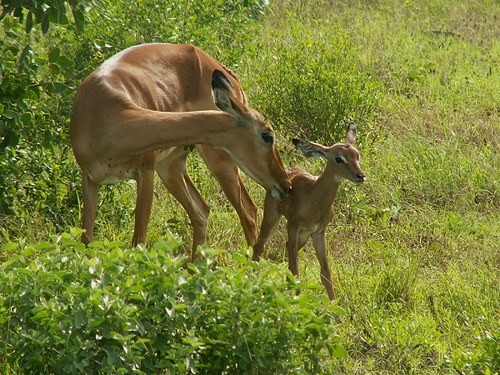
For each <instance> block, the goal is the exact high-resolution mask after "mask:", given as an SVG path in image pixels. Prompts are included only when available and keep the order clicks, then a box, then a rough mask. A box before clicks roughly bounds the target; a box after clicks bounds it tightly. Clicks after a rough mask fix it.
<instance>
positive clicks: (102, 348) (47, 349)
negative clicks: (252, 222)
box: [0, 233, 345, 374]
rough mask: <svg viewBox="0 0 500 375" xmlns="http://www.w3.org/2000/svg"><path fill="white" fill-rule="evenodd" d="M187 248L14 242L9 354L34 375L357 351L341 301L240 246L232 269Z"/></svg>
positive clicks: (260, 362)
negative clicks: (347, 344)
mask: <svg viewBox="0 0 500 375" xmlns="http://www.w3.org/2000/svg"><path fill="white" fill-rule="evenodd" d="M77 234H78V233H75V235H77ZM177 246H179V243H178V242H177V241H176V240H174V239H172V238H171V239H170V240H168V241H167V242H162V243H157V244H155V245H153V246H152V248H151V250H150V251H147V252H146V251H145V250H144V249H142V248H135V249H123V248H121V247H120V245H119V244H118V243H109V242H106V243H101V242H94V243H93V244H91V246H90V247H89V248H87V249H85V248H84V246H83V245H81V244H80V243H79V242H77V241H75V240H74V237H73V236H70V235H67V234H63V235H61V236H59V237H54V238H53V239H52V240H51V241H49V242H42V243H40V244H38V245H22V244H16V243H9V244H7V245H5V246H4V247H3V248H2V252H3V253H8V260H7V261H6V262H4V263H3V264H2V265H1V266H0V358H3V360H4V361H5V362H6V363H7V364H8V365H9V366H12V367H13V368H14V367H15V366H19V368H22V369H23V371H27V372H33V373H56V374H62V373H64V374H76V373H86V374H91V373H114V374H118V373H139V374H141V373H158V372H162V371H163V372H167V373H175V374H185V373H187V372H189V373H195V372H197V373H200V374H213V373H217V374H235V373H247V374H257V373H258V374H280V373H281V374H291V373H308V374H311V373H319V372H320V369H321V368H322V366H323V365H324V363H325V360H326V359H327V358H328V357H329V356H330V355H334V356H343V355H345V351H344V349H343V348H342V346H341V345H340V344H339V338H338V336H337V335H336V328H335V325H334V321H333V320H334V317H335V315H336V312H339V310H338V307H336V305H335V304H329V303H328V302H327V301H326V298H324V297H318V296H317V295H315V294H312V293H308V292H303V293H302V294H300V296H296V290H297V288H298V287H299V285H298V284H297V283H296V282H295V281H294V280H293V277H292V276H291V275H290V274H289V273H288V271H285V270H284V269H283V268H282V267H280V266H277V265H273V264H272V263H267V262H260V263H255V262H252V261H250V260H249V254H247V253H244V252H237V253H235V254H233V257H234V260H235V263H236V266H234V267H233V268H231V269H230V268H226V267H222V266H218V265H217V264H216V263H214V262H213V259H216V258H217V254H218V253H219V252H217V251H214V250H209V249H205V250H203V251H204V255H205V256H206V258H205V260H199V261H197V262H196V263H194V264H188V265H187V267H183V265H184V263H185V259H184V258H182V257H174V256H173V250H174V249H175V248H176V247H177ZM15 253H18V254H19V255H13V254H15ZM0 254H1V253H0ZM219 255H220V254H219ZM286 278H288V279H289V280H290V282H289V283H286V282H284V281H285V279H286ZM301 287H302V288H303V287H304V286H301Z"/></svg>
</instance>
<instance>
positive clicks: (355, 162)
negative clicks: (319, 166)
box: [293, 123, 365, 183]
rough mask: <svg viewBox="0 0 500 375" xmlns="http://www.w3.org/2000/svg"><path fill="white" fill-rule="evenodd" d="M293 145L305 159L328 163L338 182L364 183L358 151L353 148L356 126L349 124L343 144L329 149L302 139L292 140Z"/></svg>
mask: <svg viewBox="0 0 500 375" xmlns="http://www.w3.org/2000/svg"><path fill="white" fill-rule="evenodd" d="M293 143H294V145H295V146H296V147H297V148H298V149H299V150H300V151H302V153H303V154H304V155H305V156H307V157H322V158H325V159H326V160H327V161H328V167H329V168H333V170H334V174H335V177H336V178H339V181H340V180H341V179H343V178H346V179H348V180H351V181H353V182H357V183H362V182H365V172H363V170H362V169H361V167H360V165H359V151H358V150H357V149H356V148H355V147H354V144H355V143H356V125H354V123H350V124H349V126H348V128H347V134H346V136H345V140H344V143H337V144H334V145H333V146H331V147H326V146H323V145H320V144H319V143H313V142H309V141H306V140H303V139H293Z"/></svg>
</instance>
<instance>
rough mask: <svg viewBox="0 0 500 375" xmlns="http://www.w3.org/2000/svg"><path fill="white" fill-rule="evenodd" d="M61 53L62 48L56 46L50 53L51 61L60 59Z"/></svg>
mask: <svg viewBox="0 0 500 375" xmlns="http://www.w3.org/2000/svg"><path fill="white" fill-rule="evenodd" d="M60 55H61V49H60V48H59V47H56V48H54V49H53V50H52V51H50V53H49V62H51V63H55V62H57V60H59V56H60Z"/></svg>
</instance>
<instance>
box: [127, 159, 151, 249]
mask: <svg viewBox="0 0 500 375" xmlns="http://www.w3.org/2000/svg"><path fill="white" fill-rule="evenodd" d="M154 174H155V153H154V152H151V153H148V154H146V155H144V160H143V162H142V166H141V167H140V168H139V169H138V170H137V177H136V181H137V199H136V204H135V226H134V236H133V237H132V246H137V245H138V244H144V243H146V232H147V229H148V224H149V218H150V216H151V207H152V205H153V191H154Z"/></svg>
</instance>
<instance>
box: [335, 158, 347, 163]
mask: <svg viewBox="0 0 500 375" xmlns="http://www.w3.org/2000/svg"><path fill="white" fill-rule="evenodd" d="M335 161H336V162H337V164H342V163H347V160H345V158H344V157H343V156H336V157H335Z"/></svg>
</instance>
